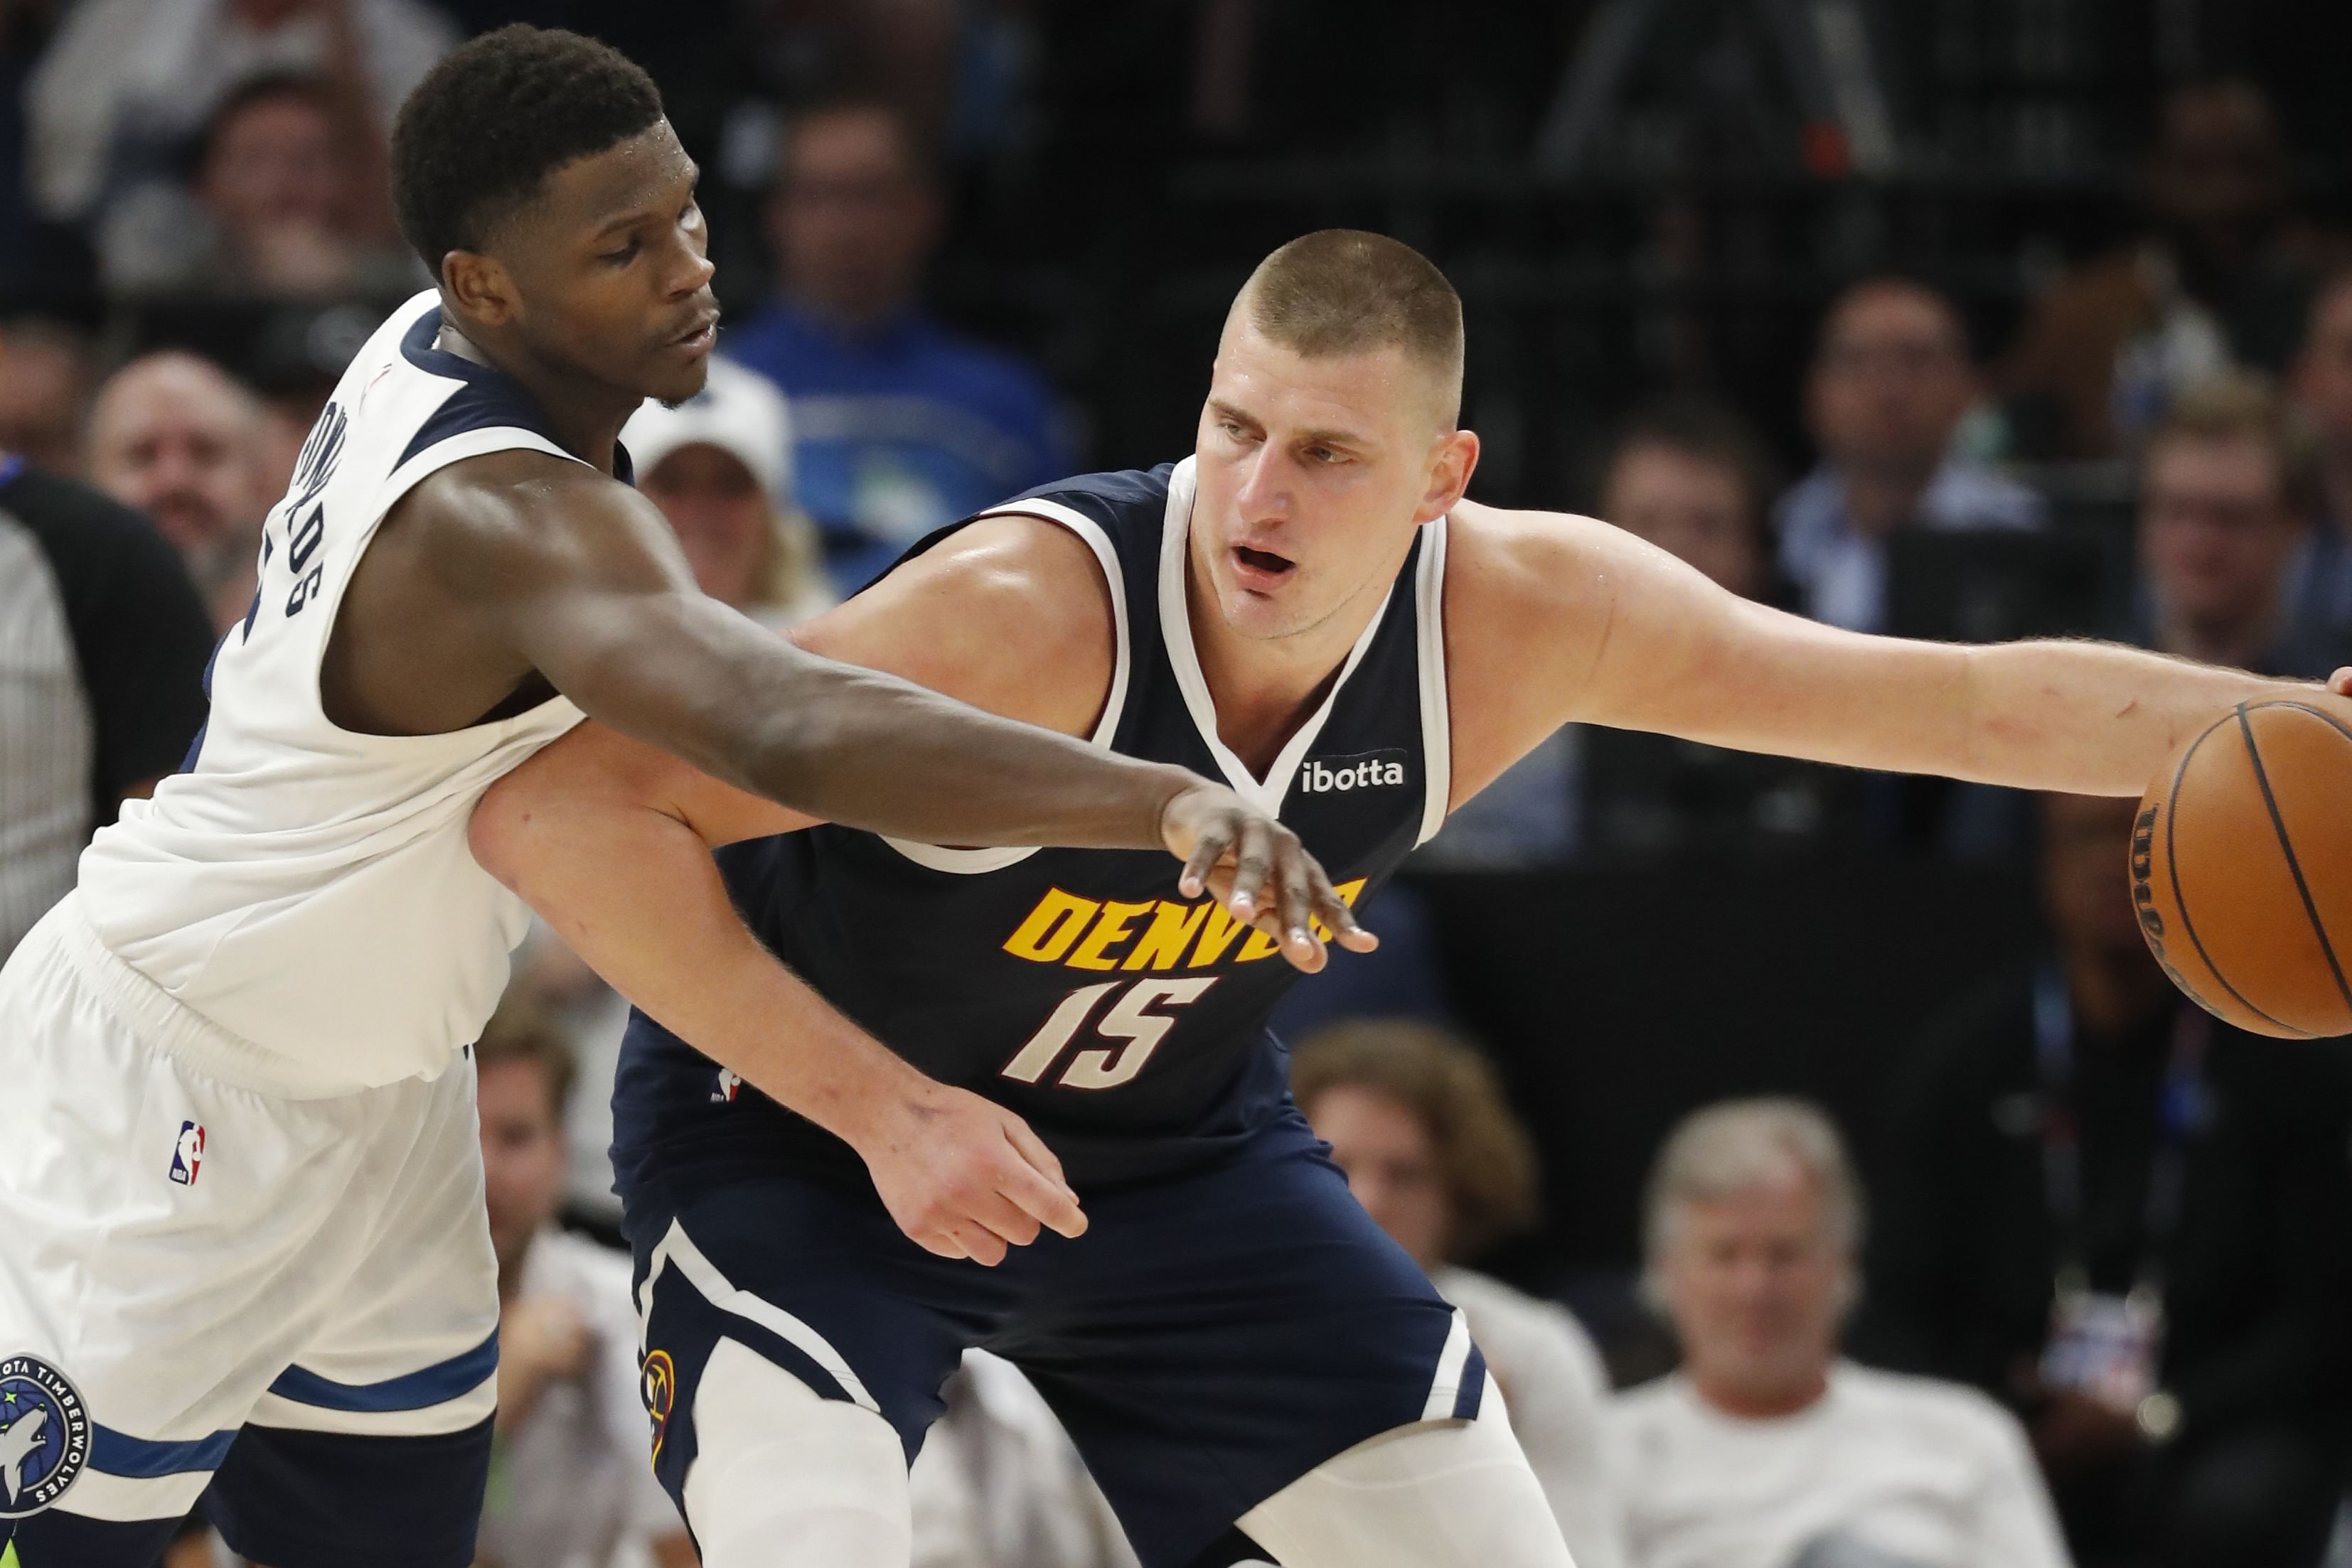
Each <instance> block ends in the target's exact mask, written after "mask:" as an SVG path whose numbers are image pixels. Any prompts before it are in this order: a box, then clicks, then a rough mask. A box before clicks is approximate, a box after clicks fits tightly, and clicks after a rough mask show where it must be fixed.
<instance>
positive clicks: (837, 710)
mask: <svg viewBox="0 0 2352 1568" xmlns="http://www.w3.org/2000/svg"><path fill="white" fill-rule="evenodd" d="M803 657H805V658H806V659H807V660H808V664H809V665H810V668H809V669H808V671H807V672H806V673H805V674H804V675H803V677H802V678H801V680H800V681H799V682H797V683H796V684H797V685H798V686H799V688H800V690H799V692H798V694H797V696H798V700H796V701H794V702H793V703H792V704H791V705H790V706H789V707H786V708H780V709H777V710H774V711H775V712H776V713H777V715H778V717H779V722H778V723H777V724H775V725H774V726H773V727H771V729H770V731H769V732H768V733H767V734H764V735H762V736H761V737H759V740H758V743H757V744H756V745H755V747H753V748H752V751H751V757H750V758H748V761H749V766H748V767H747V768H746V769H745V776H744V777H743V778H741V779H734V780H730V781H731V782H735V783H738V784H740V786H741V787H743V788H746V789H752V790H754V791H756V792H757V793H759V794H761V795H765V796H767V797H768V798H769V799H771V800H777V801H779V802H782V804H785V805H788V806H791V807H793V809H794V810H802V811H805V812H807V813H808V814H810V815H811V816H814V817H820V818H823V819H824V820H825V821H835V822H840V823H843V824H845V826H849V827H855V828H865V829H867V830H869V831H875V832H881V833H888V834H890V835H892V836H894V837H898V838H907V839H914V840H919V841H925V842H934V843H949V844H1007V845H1030V844H1056V845H1066V846H1068V847H1072V848H1078V849H1160V848H1162V847H1163V840H1162V834H1161V819H1162V817H1163V815H1164V814H1165V812H1166V810H1167V806H1168V803H1169V801H1170V800H1172V799H1174V797H1175V796H1176V795H1177V794H1179V793H1180V792H1181V791H1182V790H1184V789H1187V788H1188V787H1190V786H1191V785H1192V784H1193V783H1194V782H1196V780H1195V779H1193V777H1192V775H1191V774H1189V773H1187V772H1186V771H1184V770H1183V769H1182V768H1172V767H1168V766H1165V765H1162V764H1160V763H1152V762H1141V761H1137V760H1135V759H1133V758H1124V757H1119V756H1116V755H1114V754H1112V753H1110V752H1108V751H1104V750H1098V749H1097V748H1096V747H1092V746H1088V745H1087V744H1086V743H1085V742H1083V741H1080V740H1076V739H1074V738H1072V737H1069V736H1066V735H1057V734H1055V733H1054V732H1053V731H1050V730H1046V729H1042V728H1040V727H1036V726H1034V725H1028V724H1021V723H1017V722H1015V721H1013V720H1011V719H1005V718H999V717H997V716H993V715H991V714H986V713H982V711H981V710H979V709H978V708H974V707H971V706H967V705H965V704H963V703H960V702H956V701H954V700H952V699H951V698H948V697H944V696H941V695H939V694H937V693H935V692H931V691H928V690H926V689H925V688H923V687H921V686H919V685H914V684H913V683H912V682H909V681H906V680H902V679H900V678H898V676H895V675H888V674H879V673H877V672H875V671H872V670H866V669H861V668H859V667H858V666H856V665H854V664H840V663H836V662H835V661H832V660H828V659H819V658H816V657H814V655H803ZM720 776H721V777H724V775H723V774H722V775H720Z"/></svg>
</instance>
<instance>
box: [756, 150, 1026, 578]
mask: <svg viewBox="0 0 2352 1568" xmlns="http://www.w3.org/2000/svg"><path fill="white" fill-rule="evenodd" d="M940 223H941V213H940V196H939V193H938V190H937V189H936V187H935V185H934V183H933V177H932V173H931V170H930V168H929V162H928V160H927V157H926V153H925V150H924V149H922V148H921V147H919V146H918V144H917V142H916V141H915V138H914V135H913V133H912V132H911V131H909V130H908V127H907V125H906V124H905V122H904V121H903V120H900V119H899V118H898V116H897V115H896V114H895V113H893V112H892V111H891V110H889V109H888V108H887V107H885V106H884V105H882V104H879V103H845V104H841V105H838V106H835V107H831V108H826V109H821V110H812V111H810V112H808V113H805V114H803V115H801V116H800V117H798V118H797V119H796V120H793V123H792V125H791V127H790V129H789V131H788V133H787V135H786V137H785V139H784V144H783V152H782V158H781V160H780V162H779V163H778V165H777V171H776V187H775V191H774V193H773V194H772V197H771V199H770V202H769V204H768V229H769V237H770V243H771V244H772V246H773V247H774V250H775V254H776V257H777V261H778V265H779V267H780V269H781V272H782V285H783V287H782V294H781V296H780V298H778V299H777V300H776V301H775V302H774V303H773V304H772V305H771V306H769V307H768V308H766V309H765V310H762V311H761V312H760V313H759V314H757V315H755V316H754V317H752V318H751V319H750V320H748V321H746V322H744V323H743V324H742V325H741V326H740V327H737V328H735V329H733V330H732V331H731V332H730V333H729V334H728V336H727V338H726V340H725V343H726V350H727V352H728V353H729V354H730V355H731V356H733V357H734V358H736V359H738V360H740V361H742V362H743V363H745V364H747V365H750V366H751V368H752V369H753V370H756V371H763V372H765V373H766V374H767V375H768V376H769V377H771V378H772V380H774V381H775V382H776V383H777V384H778V385H780V386H782V388H783V389H784V392H786V393H787V394H788V395H789V396H790V397H791V399H792V406H793V424H794V427H795V428H794V434H795V436H796V441H795V451H796V453H797V458H796V462H795V465H794V467H795V471H796V472H797V474H798V476H799V486H800V497H801V503H802V505H803V506H804V507H807V509H808V511H809V514H810V515H811V516H812V517H814V518H815V519H816V523H817V527H818V528H819V529H821V530H822V531H823V533H824V547H825V558H826V562H827V565H828V566H829V568H830V569H831V570H832V572H833V577H834V581H835V586H836V587H837V588H839V589H840V590H841V591H843V592H849V591H854V590H856V589H858V588H861V587H863V586H865V584H866V583H867V582H868V581H870V580H873V579H874V578H875V577H876V576H877V575H879V573H880V572H881V570H882V569H883V568H884V567H886V566H887V565H889V564H890V562H891V561H892V560H893V559H895V558H896V557H897V556H898V553H899V552H900V551H902V550H904V549H906V547H907V546H908V545H910V544H912V543H913V542H914V541H915V540H917V539H919V538H922V537H923V536H924V535H925V534H927V533H929V532H930V531H931V530H932V529H934V528H940V527H942V526H943V525H945V524H948V523H950V522H953V521H954V520H955V519H957V518H958V517H963V516H966V515H967V514H969V513H971V512H975V511H978V510H979V509H980V508H981V507H985V506H989V505H991V504H992V503H994V502H997V501H1001V500H1003V499H1004V498H1005V497H1008V496H1013V495H1016V494H1018V493H1019V492H1021V491H1023V490H1025V489H1027V488H1029V487H1030V486H1034V485H1040V484H1043V483H1045V481H1046V480H1048V479H1052V478H1057V477H1059V476H1062V475H1063V474H1064V473H1065V472H1066V470H1067V468H1068V463H1067V460H1066V455H1065V453H1064V451H1063V447H1062V443H1061V442H1060V440H1059V439H1058V438H1057V436H1056V434H1055V411H1054V400H1053V394H1052V392H1050V391H1049V390H1048V388H1047V387H1046V385H1045V382H1044V381H1043V380H1042V379H1041V378H1040V377H1039V376H1038V374H1037V373H1036V371H1034V370H1032V369H1031V368H1030V367H1028V366H1027V365H1025V364H1023V363H1022V362H1020V361H1016V360H1013V359H1011V358H1008V357H1006V356H1004V355H1002V354H998V353H995V352H993V351H992V350H986V349H983V348H982V347H980V346H979V345H978V344H976V343H972V342H970V341H968V340H965V339H963V338H961V337H959V336H958V335H956V334H955V333H952V332H950V331H949V330H948V329H946V328H944V327H942V326H940V324H939V323H938V322H936V321H934V320H933V319H931V318H930V317H929V315H927V314H926V313H925V312H924V311H923V309H922V308H921V304H920V298H921V291H922V277H923V268H924V267H925V265H926V263H928V262H929V258H930V256H931V253H932V251H933V250H934V249H935V248H936V247H937V246H938V243H939V237H940Z"/></svg>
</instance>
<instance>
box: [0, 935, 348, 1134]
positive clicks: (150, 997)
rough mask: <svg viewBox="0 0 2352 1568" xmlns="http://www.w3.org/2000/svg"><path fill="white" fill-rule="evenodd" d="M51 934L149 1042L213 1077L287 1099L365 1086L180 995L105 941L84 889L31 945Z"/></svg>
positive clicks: (62, 954) (60, 951)
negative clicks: (228, 1026)
mask: <svg viewBox="0 0 2352 1568" xmlns="http://www.w3.org/2000/svg"><path fill="white" fill-rule="evenodd" d="M44 940H46V941H47V944H48V945H49V946H50V947H51V949H52V950H53V951H54V952H55V953H56V954H57V956H58V958H59V959H60V960H62V961H63V962H64V963H66V964H67V965H68V966H70V967H72V969H73V971H74V973H75V974H76V975H78V976H79V977H80V978H81V979H82V981H83V983H84V984H86V985H88V986H89V988H90V989H91V991H93V992H94V993H96V994H97V996H98V997H99V998H100V999H101V1000H103V1001H105V1002H106V1003H107V1004H108V1005H109V1006H110V1007H111V1008H112V1009H114V1010H115V1011H116V1012H117V1013H118V1014H119V1015H121V1018H122V1019H124V1021H126V1022H128V1023H129V1024H130V1025H131V1027H132V1028H133V1029H134V1030H137V1032H138V1034H139V1037H140V1039H141V1040H142V1041H144V1042H145V1043H146V1044H148V1045H151V1046H153V1047H154V1048H156V1049H157V1050H160V1051H163V1052H165V1053H166V1054H168V1055H170V1056H172V1057H173V1059H174V1060H176V1061H180V1062H182V1063H183V1064H184V1065H186V1066H188V1067H191V1068H193V1069H194V1070H195V1071H198V1072H201V1073H203V1074H204V1075H205V1077H207V1078H211V1079H215V1080H216V1081H218V1082H222V1083H225V1084H227V1085H229V1086H230V1087H232V1088H236V1089H244V1090H249V1091H251V1092H254V1093H257V1094H269V1095H274V1096H276V1097H278V1098H279V1099H282V1100H325V1099H330V1098H332V1097H334V1096H337V1095H342V1094H353V1093H358V1092H362V1089H363V1088H364V1085H362V1084H357V1083H354V1082H352V1081H351V1080H350V1078H349V1077H347V1076H345V1075H343V1074H340V1073H336V1072H333V1071H330V1070H326V1069H324V1068H323V1067H320V1066H313V1065H312V1064H310V1063H308V1062H303V1061H296V1060H294V1059H292V1058H290V1057H288V1056H285V1055H283V1054H281V1053H279V1052H278V1051H270V1050H268V1048H266V1047H263V1046H259V1045H256V1044H255V1043H254V1042H253V1041H251V1040H247V1039H246V1038H245V1037H244V1036H243V1035H239V1034H233V1033H231V1032H230V1031H229V1030H225V1029H223V1028H222V1027H221V1026H220V1025H218V1024H216V1023H215V1022H214V1021H213V1020H212V1019H208V1018H206V1017H205V1015H204V1014H202V1013H200V1012H198V1011H196V1010H195V1009H194V1008H191V1007H189V1006H187V1005H186V1004H185V1003H184V1002H182V1001H180V1000H179V999H178V998H175V997H173V995H172V993H171V992H169V991H167V990H165V989H163V987H161V986H159V985H157V984H156V983H155V982H154V981H152V980H151V979H149V978H148V977H146V976H144V975H142V974H141V973H140V972H139V971H138V970H137V969H134V968H132V967H131V965H130V964H129V963H128V962H126V961H125V960H124V959H123V958H122V957H121V955H119V954H117V953H116V952H115V951H114V950H113V949H112V948H110V947H109V946H107V945H106V943H105V942H104V941H103V940H102V939H101V938H100V936H99V934H98V931H97V928H96V927H94V926H93V925H90V923H89V915H86V914H84V913H83V911H82V907H81V895H80V894H78V893H69V894H66V896H65V897H64V898H62V899H60V900H59V901H58V905H57V907H56V908H54V909H52V910H50V911H49V913H48V914H47V915H43V916H42V917H41V920H40V923H39V924H38V925H35V926H34V927H33V929H32V930H31V931H30V932H28V933H27V934H26V937H25V941H24V946H26V947H28V948H37V945H38V944H40V943H42V942H43V941H44Z"/></svg>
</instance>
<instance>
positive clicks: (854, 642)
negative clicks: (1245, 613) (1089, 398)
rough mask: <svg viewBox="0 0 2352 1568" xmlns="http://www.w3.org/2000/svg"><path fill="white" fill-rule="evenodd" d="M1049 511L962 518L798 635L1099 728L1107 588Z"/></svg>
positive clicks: (952, 692)
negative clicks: (970, 520)
mask: <svg viewBox="0 0 2352 1568" xmlns="http://www.w3.org/2000/svg"><path fill="white" fill-rule="evenodd" d="M1025 504H1027V503H1025V502H1023V501H1013V502H1008V503H1006V505H1007V506H1008V507H1022V506H1024V505H1025ZM1052 519H1053V513H1052V511H1051V509H1050V508H1048V507H1044V506H1041V507H1039V508H1038V511H1037V513H1035V514H1024V515H1017V516H998V517H982V518H981V519H980V520H979V521H977V522H974V523H971V524H969V525H967V526H966V527H964V528H959V529H957V530H956V531H955V532H954V533H952V534H950V535H949V536H948V537H947V538H944V539H941V540H940V542H939V543H938V544H935V545H933V546H932V547H931V548H930V549H927V550H925V551H924V552H923V553H922V554H920V555H919V556H917V557H915V558H914V559H911V560H908V561H907V562H905V563H904V564H903V565H901V566H899V567H898V568H897V569H896V570H893V571H892V572H890V574H889V575H888V576H887V577H885V578H883V579H882V580H880V581H878V582H877V583H875V584H874V585H873V586H872V587H870V588H868V589H866V591H864V592H863V593H860V594H858V595H857V596H856V598H854V599H852V600H850V601H848V602H847V603H845V604H843V605H840V606H838V607H837V608H835V609H833V610H830V611H827V612H825V613H824V614H823V615H820V616H818V617H816V618H815V619H814V620H813V621H809V622H803V624H802V625H800V626H798V627H796V628H794V629H793V632H792V633H791V635H792V637H793V641H795V642H797V643H800V644H801V646H803V647H804V648H806V649H808V650H809V651H810V652H811V653H822V654H824V656H826V657H828V658H835V659H840V660H843V661H845V662H846V663H849V664H862V665H865V666H866V667H867V668H869V669H878V670H887V671H888V672H889V673H891V674H896V675H901V676H904V677H905V678H906V679H908V680H910V681H913V682H915V683H916V684H918V685H925V686H929V687H930V688H931V689H932V690H934V691H937V692H940V693H943V694H945V695H949V696H951V697H955V698H957V699H958V700H960V701H962V702H967V703H970V704H971V705H972V706H975V707H978V708H982V709H985V710H986V711H988V712H990V713H993V714H997V715H1000V716H1003V717H1006V718H1017V719H1021V720H1023V721H1024V722H1026V723H1029V724H1035V725H1041V726H1044V727H1045V728H1048V729H1054V730H1058V731H1060V732H1061V733H1062V734H1065V735H1075V736H1087V735H1091V734H1092V733H1093V731H1094V727H1095V723H1096V720H1097V717H1099V716H1100V715H1101V713H1102V710H1103V704H1104V702H1105V700H1106V698H1107V697H1108V693H1109V689H1110V679H1111V673H1112V670H1113V668H1114V666H1115V664H1116V660H1117V649H1116V647H1115V646H1114V643H1113V634H1114V633H1113V625H1114V616H1113V613H1112V608H1111V600H1110V586H1109V584H1108V581H1106V580H1105V579H1104V576H1103V568H1102V565H1101V563H1100V562H1099V561H1098V560H1097V558H1096V555H1095V552H1094V549H1093V547H1091V546H1090V545H1089V544H1088V543H1087V541H1086V540H1085V539H1083V538H1079V537H1078V535H1077V534H1076V533H1075V532H1074V531H1072V529H1071V528H1069V527H1068V526H1067V525H1066V523H1065V522H1062V521H1059V520H1052Z"/></svg>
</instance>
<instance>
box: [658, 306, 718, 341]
mask: <svg viewBox="0 0 2352 1568" xmlns="http://www.w3.org/2000/svg"><path fill="white" fill-rule="evenodd" d="M718 340H719V313H718V312H717V311H713V312H711V313H710V314H709V315H708V316H705V317H704V318H702V319H700V320H699V321H697V322H696V323H695V324H694V325H693V326H692V327H691V328H689V329H687V330H686V331H683V332H680V333H679V334H678V335H677V337H675V338H672V339H671V340H670V345H671V347H673V348H678V349H688V350H698V349H707V348H709V347H710V346H711V345H712V344H713V343H715V342H717V341H718Z"/></svg>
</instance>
